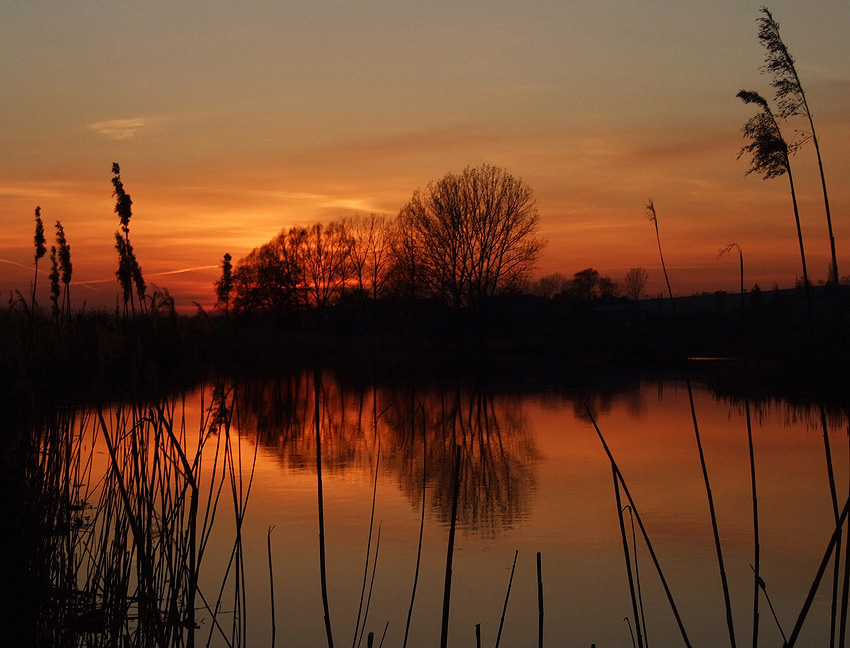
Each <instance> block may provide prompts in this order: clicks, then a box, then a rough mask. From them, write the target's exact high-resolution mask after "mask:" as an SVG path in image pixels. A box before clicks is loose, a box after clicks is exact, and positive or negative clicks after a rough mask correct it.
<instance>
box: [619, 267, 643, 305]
mask: <svg viewBox="0 0 850 648" xmlns="http://www.w3.org/2000/svg"><path fill="white" fill-rule="evenodd" d="M647 281H649V272H647V270H646V268H631V269H630V270H629V271H628V272H627V273H626V276H625V278H624V279H623V287H624V289H625V292H626V297H628V298H629V299H631V300H633V301H638V300H639V299H640V298H641V296H642V295H643V289H644V288H645V287H646V282H647Z"/></svg>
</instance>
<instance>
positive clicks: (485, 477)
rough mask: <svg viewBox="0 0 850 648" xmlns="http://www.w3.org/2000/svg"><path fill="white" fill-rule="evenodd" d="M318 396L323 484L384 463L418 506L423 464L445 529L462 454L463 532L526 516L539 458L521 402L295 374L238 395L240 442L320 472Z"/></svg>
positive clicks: (383, 469) (456, 390)
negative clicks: (456, 459)
mask: <svg viewBox="0 0 850 648" xmlns="http://www.w3.org/2000/svg"><path fill="white" fill-rule="evenodd" d="M317 397H318V399H319V408H318V412H319V419H320V421H319V422H320V425H319V428H320V430H321V435H322V437H321V448H322V471H323V472H324V473H325V474H326V475H331V474H334V473H335V472H336V473H338V472H342V471H348V470H366V471H369V470H372V469H374V466H375V465H376V463H378V464H379V466H380V468H379V471H380V474H382V475H388V476H392V477H394V478H395V479H396V480H397V482H398V485H399V488H400V490H401V491H402V492H403V493H404V494H405V495H406V496H407V497H408V498H409V499H410V501H411V503H412V504H415V503H417V502H419V501H421V497H422V481H423V480H422V477H423V461H424V462H425V463H426V465H427V489H428V494H429V501H430V502H431V505H432V507H433V512H434V513H435V514H436V515H437V516H438V517H439V518H440V519H442V520H444V521H447V520H448V519H449V517H450V515H451V502H452V488H453V484H452V481H453V475H452V473H453V470H454V451H455V447H456V446H460V448H461V451H462V459H461V473H460V491H459V499H458V519H459V520H460V521H461V523H462V524H464V525H466V526H467V527H470V528H474V529H476V530H478V531H480V532H481V533H485V534H490V533H495V532H497V531H498V530H499V529H501V528H504V527H509V526H511V525H513V524H514V523H516V522H517V521H519V520H521V519H522V518H523V517H524V516H525V515H526V514H527V513H528V509H529V505H530V500H531V498H532V495H533V493H534V490H535V475H534V462H535V460H536V458H537V452H536V450H535V445H534V438H533V435H532V434H531V432H530V430H529V429H528V425H527V423H526V421H525V419H524V418H523V414H522V408H521V401H520V397H519V396H514V395H498V396H497V395H493V394H489V393H485V392H483V391H476V390H472V389H469V388H463V387H459V386H452V387H446V386H444V387H416V388H414V387H410V386H374V385H372V386H351V387H349V386H345V385H343V384H342V383H341V382H340V381H339V380H337V379H335V378H334V377H333V376H332V375H330V374H328V373H322V374H314V373H311V372H303V373H295V374H292V375H285V376H276V377H274V378H270V379H267V380H264V381H262V382H253V383H248V384H244V385H241V386H240V387H238V388H237V390H236V398H237V400H238V402H239V404H240V410H241V412H242V418H241V421H240V425H241V430H240V433H241V434H242V435H243V436H246V437H247V438H254V437H255V435H256V438H257V439H258V440H259V443H260V444H261V445H262V446H264V447H265V448H267V449H271V450H273V451H274V452H275V453H276V454H277V456H278V457H279V458H280V460H281V462H282V463H283V464H284V465H285V466H286V467H287V468H289V469H310V470H315V468H316V414H315V412H316V411H317V410H316V407H315V405H316V398H317ZM379 454H380V460H378V455H379Z"/></svg>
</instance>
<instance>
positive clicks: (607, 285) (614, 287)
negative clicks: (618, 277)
mask: <svg viewBox="0 0 850 648" xmlns="http://www.w3.org/2000/svg"><path fill="white" fill-rule="evenodd" d="M596 290H597V291H598V292H599V296H600V297H619V296H620V295H621V294H622V292H623V288H622V286H621V285H620V283H619V282H618V281H615V280H614V279H612V278H611V277H609V276H608V275H602V276H600V277H599V280H598V281H597V282H596Z"/></svg>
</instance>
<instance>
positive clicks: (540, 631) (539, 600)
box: [537, 551, 543, 648]
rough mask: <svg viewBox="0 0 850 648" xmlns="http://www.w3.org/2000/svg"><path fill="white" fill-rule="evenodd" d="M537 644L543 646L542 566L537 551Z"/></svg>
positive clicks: (541, 647)
mask: <svg viewBox="0 0 850 648" xmlns="http://www.w3.org/2000/svg"><path fill="white" fill-rule="evenodd" d="M537 645H538V647H539V648H543V566H542V563H541V560H540V552H539V551H538V552H537Z"/></svg>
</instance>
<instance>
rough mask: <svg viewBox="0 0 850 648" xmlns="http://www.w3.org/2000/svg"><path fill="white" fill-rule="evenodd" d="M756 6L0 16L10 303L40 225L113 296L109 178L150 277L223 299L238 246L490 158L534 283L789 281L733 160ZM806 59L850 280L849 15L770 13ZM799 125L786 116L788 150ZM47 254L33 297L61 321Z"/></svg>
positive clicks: (4, 287) (806, 212)
mask: <svg viewBox="0 0 850 648" xmlns="http://www.w3.org/2000/svg"><path fill="white" fill-rule="evenodd" d="M761 4H762V2H761V0H760V1H758V2H751V1H750V0H746V1H741V0H735V1H732V0H712V1H711V2H707V1H702V2H693V1H691V2H673V1H672V0H631V1H626V0H617V1H615V0H593V1H590V0H557V1H555V0H551V1H545V2H534V1H531V2H505V1H502V0H495V1H493V0H491V1H489V2H482V1H479V0H470V1H461V2H457V1H453V2H445V1H444V0H432V1H430V2H415V3H414V2H409V1H408V0H394V1H393V2H389V1H385V0H384V1H382V0H362V1H357V0H347V1H338V0H329V1H324V2H317V1H316V0H310V1H306V0H286V1H285V2H280V1H271V0H242V1H240V2H238V3H237V2H230V1H225V0H207V1H204V2H201V1H198V0H189V1H185V2H180V3H174V2H170V1H169V2H166V1H164V0H154V1H144V2H125V1H124V0H112V1H110V2H105V1H95V0H86V1H80V2H69V3H56V2H52V1H46V0H30V1H28V2H13V1H12V0H0V7H2V13H1V14H0V16H2V20H0V53H2V60H3V65H2V67H0V79H1V80H2V81H0V87H2V88H3V100H2V102H0V151H2V155H0V225H2V227H0V291H2V293H1V294H2V299H3V303H4V304H5V303H6V302H7V300H8V298H9V295H10V291H12V290H14V289H19V290H20V291H21V292H22V293H24V294H27V293H28V291H29V287H30V284H31V281H32V264H33V242H32V237H33V211H34V209H35V207H36V205H39V206H41V209H42V216H43V218H44V221H45V224H46V225H47V230H48V237H49V239H52V236H53V223H54V222H55V220H56V219H59V220H61V221H62V224H63V225H64V228H65V231H66V234H67V237H68V240H69V243H70V245H71V254H72V261H73V264H74V277H73V278H74V283H73V287H72V299H73V306H74V307H75V308H77V307H79V306H81V305H82V301H83V300H85V301H86V302H87V304H90V305H93V306H108V307H111V306H113V305H114V304H115V298H116V295H117V293H118V290H119V288H118V284H117V282H116V280H115V275H114V271H115V268H116V259H117V256H116V253H115V250H114V249H113V243H114V239H113V237H114V232H115V231H116V229H117V228H118V219H117V216H115V214H114V213H113V207H114V199H113V197H112V195H111V194H112V185H111V183H110V179H111V166H112V163H113V162H118V163H120V165H121V171H122V174H121V175H122V178H123V180H124V184H125V188H126V190H127V192H128V193H129V194H130V195H131V196H132V199H133V210H134V211H133V214H134V215H133V220H132V221H131V237H132V241H133V244H134V247H135V249H136V254H137V256H138V259H139V262H140V263H141V266H142V268H143V271H144V274H145V279H146V280H147V282H148V284H149V285H150V284H156V285H158V286H160V287H165V288H167V289H168V290H169V291H170V292H171V294H172V295H173V296H174V297H175V298H176V300H177V305H178V307H180V308H181V309H184V310H185V309H191V308H192V301H197V302H199V303H200V304H202V305H203V306H205V307H209V306H211V305H212V304H213V302H214V295H213V289H212V283H213V281H214V280H215V279H216V277H217V276H218V270H217V265H218V263H219V262H220V259H221V257H222V256H223V254H224V253H225V252H229V253H230V254H231V255H233V257H234V259H239V258H241V257H242V256H244V255H245V254H247V253H248V252H249V251H250V250H251V249H252V248H254V247H256V246H258V245H260V244H262V243H264V242H266V241H267V240H269V239H270V238H271V237H272V236H274V234H276V233H277V232H278V231H279V230H280V229H281V228H284V227H287V228H288V227H290V226H292V225H307V224H311V223H314V222H317V221H323V222H328V221H330V220H332V219H338V218H342V217H344V216H348V215H351V214H353V213H356V212H360V213H370V212H377V213H382V214H386V215H388V216H394V215H395V214H396V213H397V212H398V210H399V208H400V207H401V206H402V205H403V204H404V203H405V202H406V201H407V200H408V199H409V198H410V196H411V194H412V192H413V191H414V190H415V189H416V188H419V187H424V186H425V185H426V184H427V183H428V182H429V181H430V180H435V179H438V178H440V177H441V176H443V175H444V174H445V173H447V172H450V171H460V170H462V169H463V167H465V166H467V165H471V166H478V165H480V164H482V163H485V162H486V163H490V164H494V165H498V166H502V167H504V168H506V169H507V170H508V171H510V172H511V173H512V174H514V175H516V176H519V177H521V178H523V179H524V180H525V181H526V182H527V183H528V184H529V185H530V186H531V187H532V188H533V189H534V191H535V196H536V199H537V205H538V209H539V213H540V221H541V232H540V233H541V234H542V235H544V236H545V237H546V238H547V239H548V245H547V247H546V249H545V251H544V253H543V255H542V256H541V258H540V261H539V264H538V270H537V274H538V275H542V274H548V273H552V272H561V273H563V274H565V275H568V276H571V275H572V274H573V273H575V272H576V271H579V270H581V269H583V268H586V267H588V266H592V267H594V268H596V269H597V270H599V271H600V272H601V273H602V274H607V275H610V276H611V277H612V278H615V279H619V278H621V277H622V276H623V275H624V274H625V273H626V271H627V270H628V269H629V268H632V267H636V266H643V267H645V268H647V269H648V270H649V272H650V283H649V285H648V286H647V291H648V292H649V293H651V294H657V293H660V292H661V291H662V290H663V285H664V282H663V276H662V274H661V268H660V263H659V260H658V250H657V247H656V242H655V232H654V230H653V228H652V225H651V223H649V221H648V220H647V219H646V217H645V209H644V205H645V203H646V201H647V198H650V197H651V198H652V199H653V200H654V202H655V206H656V210H657V212H658V216H659V221H660V225H661V238H662V244H663V245H664V253H665V261H666V262H667V266H668V271H669V273H670V280H671V284H672V286H673V290H674V292H676V293H677V294H689V293H692V292H699V291H712V292H713V291H715V290H730V291H731V290H735V289H736V287H737V285H738V274H737V273H738V266H737V263H736V259H733V258H732V257H723V258H720V259H718V258H717V257H718V252H719V250H720V249H721V248H723V247H725V246H726V245H727V244H729V243H732V242H735V243H738V244H739V245H740V247H741V249H742V250H743V254H744V262H745V273H746V276H745V283H746V284H747V287H748V288H749V287H751V286H752V285H753V284H754V283H756V282H758V283H759V284H760V285H761V287H762V288H772V287H773V285H774V284H776V283H778V284H779V285H780V286H782V287H785V286H790V285H792V284H793V282H794V280H795V278H796V277H797V276H799V275H800V256H799V249H798V246H797V240H796V234H795V228H794V220H793V212H792V210H791V202H790V198H789V192H788V182H787V180H786V179H785V178H778V179H774V180H770V181H764V180H762V179H761V178H759V177H757V176H754V175H751V176H745V172H746V170H747V168H748V161H747V160H744V159H741V160H738V159H736V156H737V153H738V151H739V150H740V148H741V146H742V144H744V141H743V140H742V138H741V132H740V129H741V126H742V125H743V124H744V122H745V121H746V120H747V119H748V118H749V117H750V116H751V115H752V114H753V111H752V109H751V107H749V106H745V105H743V104H742V103H741V102H740V101H739V100H738V99H736V97H735V94H736V93H737V91H738V90H740V89H742V88H746V89H752V90H756V91H759V92H761V93H762V94H763V95H765V96H766V97H769V98H772V91H771V88H770V86H769V79H768V78H767V77H765V76H763V75H761V74H760V72H759V67H760V65H761V64H762V63H763V59H764V51H763V49H762V47H761V45H760V44H759V42H758V39H757V36H756V33H757V26H756V19H757V18H758V16H759V8H760V6H761ZM769 7H770V9H771V11H772V12H773V14H774V17H775V18H776V19H777V20H778V21H779V22H780V24H781V34H782V37H783V39H784V41H785V43H786V44H787V45H788V47H789V49H790V51H791V52H792V54H793V55H794V57H795V59H796V61H797V68H798V71H799V73H800V76H801V79H802V82H803V85H804V88H805V89H806V91H807V94H808V100H809V105H810V107H811V109H812V111H813V113H814V117H815V126H816V128H817V129H818V136H819V138H820V141H821V149H822V153H823V157H824V165H825V170H826V174H827V182H828V186H829V190H830V202H831V207H832V213H833V222H834V226H835V234H836V245H837V249H838V253H839V258H838V262H839V271H840V273H841V274H842V275H844V274H850V188H848V182H847V181H848V176H849V175H850V39H848V38H847V33H848V28H850V4H848V2H847V0H812V1H811V2H806V3H803V2H800V1H799V0H796V1H793V2H792V1H790V0H783V1H781V2H773V3H771V4H770V5H769ZM795 128H798V129H804V128H805V125H804V124H803V123H788V124H785V133H786V136H787V137H788V138H789V139H790V137H791V136H792V134H793V131H794V129H795ZM792 169H793V170H794V173H795V182H796V183H797V185H798V190H799V193H800V207H801V216H802V221H803V233H804V236H805V240H806V245H807V254H808V255H809V267H810V272H811V274H812V276H813V278H815V279H825V278H826V272H827V264H828V241H827V232H826V225H825V219H824V212H823V204H822V197H821V194H820V184H819V178H818V176H817V170H816V165H815V157H814V149H813V147H812V146H811V145H810V144H809V145H807V146H806V147H804V148H803V149H801V150H800V151H799V152H798V153H797V155H796V157H795V158H794V159H793V161H792ZM48 266H49V262H47V259H44V260H43V261H42V264H41V265H40V268H41V269H43V270H44V273H43V274H41V275H40V277H41V278H40V279H39V286H40V288H43V289H44V293H41V291H40V296H39V299H40V300H41V301H42V303H43V304H45V305H46V303H47V285H46V284H47V270H48V269H49V268H48Z"/></svg>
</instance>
